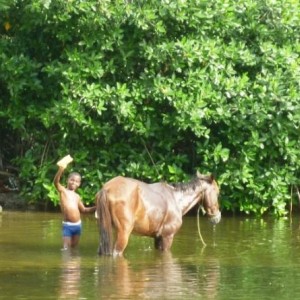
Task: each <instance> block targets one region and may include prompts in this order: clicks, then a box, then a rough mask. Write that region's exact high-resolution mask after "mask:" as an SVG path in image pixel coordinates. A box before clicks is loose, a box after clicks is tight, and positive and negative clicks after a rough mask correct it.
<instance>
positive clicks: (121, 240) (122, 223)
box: [113, 205, 133, 256]
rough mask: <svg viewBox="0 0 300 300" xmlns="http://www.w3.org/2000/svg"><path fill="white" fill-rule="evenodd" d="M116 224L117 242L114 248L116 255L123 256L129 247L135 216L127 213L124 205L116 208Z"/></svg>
mask: <svg viewBox="0 0 300 300" xmlns="http://www.w3.org/2000/svg"><path fill="white" fill-rule="evenodd" d="M114 212H115V213H114V225H115V228H116V242H115V246H114V250H113V255H114V256H121V255H123V252H124V250H125V248H126V247H127V244H128V240H129V236H130V234H131V232H132V229H133V223H132V220H133V216H131V214H129V213H126V209H125V208H124V207H123V205H120V206H119V207H118V208H115V211H114Z"/></svg>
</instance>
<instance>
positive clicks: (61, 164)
mask: <svg viewBox="0 0 300 300" xmlns="http://www.w3.org/2000/svg"><path fill="white" fill-rule="evenodd" d="M72 161H73V158H72V157H71V155H70V154H68V155H66V156H65V157H63V158H62V159H61V160H59V161H58V162H57V165H58V166H59V167H63V168H66V167H67V165H68V164H69V163H70V162H72Z"/></svg>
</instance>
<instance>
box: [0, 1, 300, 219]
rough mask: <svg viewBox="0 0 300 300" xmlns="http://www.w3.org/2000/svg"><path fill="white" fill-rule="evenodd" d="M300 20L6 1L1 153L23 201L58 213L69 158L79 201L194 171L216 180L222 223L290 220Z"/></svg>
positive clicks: (255, 11) (280, 8)
mask: <svg viewBox="0 0 300 300" xmlns="http://www.w3.org/2000/svg"><path fill="white" fill-rule="evenodd" d="M299 6H300V5H299V3H298V1H294V0H288V1H285V2H284V3H283V2H279V1H250V0H246V1H242V2H241V1H231V0H230V1H224V0H216V1H199V0H192V1H168V0H164V1H96V0H91V1H80V0H70V1H62V0H56V1H51V0H27V1H26V0H25V1H21V0H14V1H3V0H2V1H1V2H0V9H2V11H3V14H1V17H0V20H1V23H0V24H2V27H1V29H0V34H1V39H0V90H1V98H0V101H1V102H0V104H1V107H2V110H1V112H0V119H1V124H5V125H4V126H3V127H2V128H1V129H0V136H1V140H3V141H4V142H3V144H2V149H1V150H2V152H4V154H6V155H7V156H9V159H10V160H13V161H14V162H15V164H17V165H18V166H19V167H20V170H21V171H20V177H21V179H22V190H23V193H24V195H26V196H27V198H28V199H30V200H31V201H44V200H45V199H49V198H50V199H51V201H53V202H54V203H56V201H57V197H56V194H55V193H54V189H53V185H52V179H53V176H54V174H55V171H56V167H55V162H56V161H57V160H58V159H59V158H60V157H62V156H64V155H65V154H67V153H70V154H71V155H72V156H74V158H75V163H74V164H73V165H72V168H73V169H76V170H77V171H79V172H81V173H82V175H83V186H82V189H81V192H82V194H83V196H84V198H85V199H87V201H92V200H91V199H92V198H93V195H94V194H95V193H96V191H97V190H98V189H99V188H100V187H101V185H102V183H103V182H105V181H106V180H108V179H110V178H111V177H113V176H115V175H126V176H132V177H137V178H140V179H143V180H145V181H156V180H168V181H183V180H187V179H188V177H189V176H191V175H193V174H194V173H195V172H196V169H198V170H199V171H200V172H202V173H214V174H215V175H216V177H217V179H218V181H219V183H220V185H221V191H222V195H221V205H222V207H223V209H224V210H228V211H242V212H245V213H255V214H258V215H260V214H263V213H265V212H267V211H270V212H273V213H275V214H276V215H278V216H283V215H285V214H286V213H287V204H289V202H290V201H291V187H292V186H297V185H299V179H298V177H299V171H298V170H299V163H300V159H299V158H300V157H299V155H300V154H299V151H298V149H297V141H298V132H299V121H300V106H299V78H300V67H299V65H300V64H299V50H300V46H299V28H300V27H299V25H300V24H299V22H300V17H299V13H298V12H299V8H300V7H299ZM7 133H9V135H10V136H12V135H13V136H14V137H15V139H14V140H13V144H14V147H12V141H11V140H8V139H6V137H7ZM11 148H13V149H14V151H13V152H9V153H7V152H8V151H7V150H6V149H11ZM38 199H39V200H38ZM294 200H295V199H294Z"/></svg>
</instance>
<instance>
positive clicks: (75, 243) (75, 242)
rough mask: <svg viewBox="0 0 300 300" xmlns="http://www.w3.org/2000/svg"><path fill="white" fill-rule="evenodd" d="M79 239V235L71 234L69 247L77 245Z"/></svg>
mask: <svg viewBox="0 0 300 300" xmlns="http://www.w3.org/2000/svg"><path fill="white" fill-rule="evenodd" d="M79 239H80V235H73V236H72V239H71V247H72V248H74V247H76V246H77V245H78V243H79Z"/></svg>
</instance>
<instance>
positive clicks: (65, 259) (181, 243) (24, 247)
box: [0, 211, 300, 300]
mask: <svg viewBox="0 0 300 300" xmlns="http://www.w3.org/2000/svg"><path fill="white" fill-rule="evenodd" d="M82 221H83V233H82V237H81V241H80V246H79V248H78V249H76V250H74V251H71V252H68V251H61V250H60V249H61V244H62V242H61V215H60V214H59V213H41V212H12V211H4V212H3V213H2V214H0V299H39V300H40V299H299V298H300V284H299V283H300V219H299V216H294V217H293V218H289V219H285V220H284V219H279V220H277V219H273V218H264V219H256V218H247V217H233V216H228V217H226V216H225V217H223V218H222V220H221V222H220V223H219V224H218V225H217V226H215V227H213V226H212V225H211V224H209V223H208V221H207V219H206V218H205V217H204V216H201V217H200V228H201V234H202V237H203V239H204V241H205V242H206V244H207V246H206V247H203V245H202V244H201V242H200V239H199V235H198V230H197V218H196V217H194V216H186V217H184V221H183V226H182V228H181V230H180V232H179V233H178V234H177V235H176V236H175V239H174V243H173V246H172V249H171V251H170V252H169V253H164V254H162V253H160V252H158V251H156V250H154V248H153V241H152V240H151V239H150V238H146V237H140V236H133V235H132V236H131V238H130V241H129V245H128V247H127V248H126V250H125V253H124V257H123V258H112V257H99V256H98V255H97V247H98V229H97V226H96V222H95V219H94V217H93V216H92V215H84V216H83V218H82Z"/></svg>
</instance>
